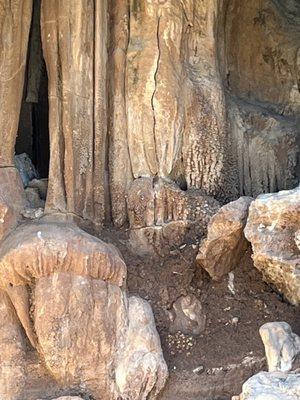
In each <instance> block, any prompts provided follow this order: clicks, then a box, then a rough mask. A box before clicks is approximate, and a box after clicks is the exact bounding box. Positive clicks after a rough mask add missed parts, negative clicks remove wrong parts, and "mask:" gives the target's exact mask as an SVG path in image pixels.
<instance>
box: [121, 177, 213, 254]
mask: <svg viewBox="0 0 300 400" xmlns="http://www.w3.org/2000/svg"><path fill="white" fill-rule="evenodd" d="M127 204H128V205H127V208H128V216H129V223H130V228H131V242H132V245H133V247H134V248H135V249H136V250H137V251H138V252H139V253H143V252H158V253H160V252H161V251H163V249H164V248H165V249H169V248H170V247H172V246H179V245H181V244H182V243H184V241H185V240H186V239H187V237H188V236H189V235H190V237H191V239H192V240H194V241H195V237H196V235H198V236H200V237H201V236H203V235H204V234H205V233H206V228H207V224H208V222H209V220H210V218H211V217H212V215H213V214H214V213H215V212H216V211H217V210H218V209H219V207H220V206H219V203H218V201H216V200H215V199H213V198H212V197H210V196H205V195H203V193H202V192H201V191H197V190H187V191H183V190H181V189H180V188H179V187H178V186H177V185H176V184H174V183H172V182H168V181H166V180H163V179H152V178H140V179H136V180H135V181H134V182H133V183H132V185H131V187H130V190H129V194H128V199H127Z"/></svg>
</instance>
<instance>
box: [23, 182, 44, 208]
mask: <svg viewBox="0 0 300 400" xmlns="http://www.w3.org/2000/svg"><path fill="white" fill-rule="evenodd" d="M25 196H26V202H27V207H28V208H44V207H45V201H44V200H42V199H41V198H40V193H39V190H38V188H32V187H27V188H26V189H25Z"/></svg>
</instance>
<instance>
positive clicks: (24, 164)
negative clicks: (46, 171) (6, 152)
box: [15, 153, 38, 187]
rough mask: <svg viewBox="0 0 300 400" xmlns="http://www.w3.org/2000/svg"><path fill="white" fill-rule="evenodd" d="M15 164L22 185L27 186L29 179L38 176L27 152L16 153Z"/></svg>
mask: <svg viewBox="0 0 300 400" xmlns="http://www.w3.org/2000/svg"><path fill="white" fill-rule="evenodd" d="M15 164H16V167H17V169H18V171H19V173H20V176H21V179H22V182H23V185H24V187H27V186H28V184H29V182H30V181H31V180H33V179H37V178H38V173H37V170H36V169H35V166H34V165H33V163H32V161H31V159H30V157H29V155H28V154H26V153H22V154H18V155H16V156H15Z"/></svg>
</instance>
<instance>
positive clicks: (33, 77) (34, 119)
mask: <svg viewBox="0 0 300 400" xmlns="http://www.w3.org/2000/svg"><path fill="white" fill-rule="evenodd" d="M40 7H41V1H40V0H38V1H35V2H34V7H33V17H32V22H31V29H30V37H29V45H28V55H27V65H26V75H25V83H24V90H23V99H22V106H21V112H20V118H19V127H18V135H17V139H16V147H15V151H16V154H22V153H27V154H28V156H29V157H30V158H31V160H32V162H33V164H34V165H35V167H36V169H37V171H38V173H39V176H40V178H47V177H48V173H49V159H50V143H49V102H48V76H47V70H46V66H45V61H44V58H43V52H42V40H41V28H40V12H41V9H40Z"/></svg>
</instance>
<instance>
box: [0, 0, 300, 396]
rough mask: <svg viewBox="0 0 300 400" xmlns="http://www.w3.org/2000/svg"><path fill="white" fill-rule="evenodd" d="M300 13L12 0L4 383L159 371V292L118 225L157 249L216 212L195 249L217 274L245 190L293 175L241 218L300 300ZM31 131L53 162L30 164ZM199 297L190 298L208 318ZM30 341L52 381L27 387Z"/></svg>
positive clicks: (2, 0)
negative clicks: (109, 233)
mask: <svg viewBox="0 0 300 400" xmlns="http://www.w3.org/2000/svg"><path fill="white" fill-rule="evenodd" d="M299 24H300V5H299V4H298V2H296V1H295V0H249V1H247V2H246V3H245V4H242V2H241V1H240V0H231V1H229V0H203V1H199V0H182V1H179V0H153V1H149V0H129V1H125V0H88V1H75V2H74V1H73V0H64V1H60V0H52V1H47V0H38V1H33V0H0V26H1V31H0V317H1V318H0V320H1V323H0V347H1V354H0V369H1V371H0V398H1V399H2V398H5V400H20V399H24V398H26V397H29V398H28V400H36V398H37V397H45V396H46V397H57V396H59V395H65V394H70V395H74V394H76V395H80V396H83V397H85V396H92V397H93V398H94V399H100V398H101V399H102V400H105V399H112V398H113V399H115V398H122V399H123V398H126V399H128V400H139V399H140V400H146V399H148V398H149V399H150V398H155V397H157V395H158V393H159V392H160V390H161V389H162V387H163V386H164V383H165V380H166V377H167V367H166V364H165V361H164V359H163V355H162V350H161V346H160V340H159V337H158V334H157V332H156V329H155V323H154V319H153V315H152V312H151V309H150V308H149V305H148V304H147V303H145V302H144V301H143V300H141V299H140V298H138V297H131V296H129V295H127V293H126V273H127V268H126V265H125V262H124V260H123V259H122V257H121V255H120V253H119V251H118V250H117V249H116V248H115V247H114V246H112V245H109V244H106V243H104V242H103V241H101V240H100V239H99V238H98V237H99V236H100V237H101V235H102V233H103V232H102V229H103V228H104V227H106V226H109V227H110V228H111V227H112V225H113V226H114V228H113V229H115V228H117V229H119V230H120V231H121V230H122V232H124V231H125V230H126V229H127V228H129V235H128V236H129V239H130V244H131V248H133V249H134V251H135V253H138V254H139V255H143V254H145V253H153V252H154V253H157V254H159V255H160V256H161V255H165V254H169V253H170V249H173V248H174V247H178V246H181V245H182V244H185V243H186V242H189V243H193V245H195V243H199V241H200V240H202V239H203V238H204V236H205V235H206V233H207V227H208V238H207V239H206V240H205V241H204V242H203V244H202V245H201V249H200V253H199V256H198V262H199V263H200V264H201V265H202V266H203V267H204V268H205V269H206V270H207V271H208V272H209V273H210V274H211V276H212V277H213V278H216V279H218V278H219V277H221V276H222V275H224V274H226V273H228V272H229V271H230V270H231V269H232V268H234V266H235V264H236V263H237V261H238V259H239V258H240V255H241V254H242V251H243V249H244V245H245V243H246V241H245V238H244V236H243V233H242V231H243V228H244V225H245V220H246V217H247V212H248V207H249V203H250V199H249V198H248V197H247V198H246V197H242V198H241V199H240V200H237V199H238V198H239V197H240V196H256V195H258V194H261V193H268V192H270V191H274V192H276V191H278V190H288V189H289V190H290V191H285V192H279V193H278V194H274V195H267V196H265V197H264V196H260V197H258V199H257V200H255V201H254V202H253V203H252V205H251V207H250V215H249V218H248V222H247V226H246V230H245V234H246V237H247V238H248V240H249V241H250V242H251V244H252V246H253V251H254V256H253V259H254V263H255V266H256V267H257V268H258V269H259V270H261V271H262V273H263V275H264V278H265V279H266V280H267V281H268V282H270V283H272V284H274V285H275V286H276V287H277V289H278V290H279V291H280V292H282V293H283V294H284V295H285V297H286V298H287V299H289V300H290V302H291V303H293V304H298V303H299V299H300V282H299V278H298V275H299V274H298V267H299V218H300V217H299V188H298V189H294V190H292V188H294V187H296V185H297V184H298V183H299V171H300V164H299V160H300V159H299V123H298V119H299V112H300V95H299V76H300V75H299V66H300V61H299V60H300V52H299V37H300V35H299V26H300V25H299ZM34 104H35V105H34ZM35 107H36V112H34V109H35ZM24 110H25V111H26V110H29V111H28V112H27V114H26V112H25V111H24ZM39 115H43V117H42V119H43V121H41V120H39V118H38V116H39ZM18 132H19V133H20V134H19V135H18ZM41 132H42V133H43V134H44V135H45V137H46V136H47V135H48V137H46V138H45V137H44V138H43V139H41V136H40V135H39V134H40V133H41ZM30 135H31V137H29V136H30ZM20 141H21V142H22V141H25V142H24V143H25V144H24V143H23V145H24V146H25V148H26V149H27V148H29V149H31V150H32V159H33V162H34V163H35V164H40V163H42V164H47V165H42V167H41V165H36V168H37V171H35V172H36V173H35V174H34V175H26V174H23V173H21V176H22V180H21V178H20V174H19V172H18V169H17V168H16V167H17V166H18V167H19V170H21V168H20V165H19V163H20V162H21V163H23V162H24V158H27V156H26V155H25V156H24V155H23V154H24V151H25V150H24V149H23V150H22V151H18V150H17V149H19V148H23V146H22V143H20ZM48 147H49V148H48ZM15 150H17V152H18V153H22V154H21V155H20V154H18V155H17V158H15ZM33 150H34V151H33ZM34 154H35V155H34ZM37 155H38V156H37ZM48 158H49V159H50V163H49V166H48ZM20 160H21V161H20ZM39 167H41V168H40V169H41V170H43V172H44V173H45V175H47V176H44V175H41V176H40V177H41V178H43V183H42V181H41V180H39V181H36V178H38V174H39V172H40V169H39ZM32 169H34V168H32ZM21 172H22V171H21ZM34 178H35V179H34ZM22 181H23V185H22ZM24 189H25V190H24ZM229 201H230V202H232V201H233V203H230V204H228V205H225V206H224V204H225V203H227V202H229ZM222 205H223V207H222V208H221V209H220V207H221V206H222ZM217 212H218V213H217ZM215 213H217V215H216V216H215V217H214V218H213V219H212V220H211V218H212V216H213V215H214V214H215ZM42 217H43V218H42ZM210 220H211V222H210ZM83 229H84V230H83ZM93 235H95V236H93ZM221 253H222V254H221ZM178 296H180V294H178ZM181 300H182V299H181ZM194 300H195V299H193V298H190V301H187V303H184V301H181V304H180V307H181V311H182V313H183V314H185V315H188V316H189V319H190V321H193V322H196V325H197V326H195V324H193V323H192V324H190V321H186V320H185V322H184V325H185V327H186V328H187V330H188V331H189V332H193V333H199V332H200V331H202V330H203V329H204V324H205V321H204V318H200V317H199V318H198V317H197V315H196V314H197V313H200V311H201V307H200V305H199V304H198V303H197V302H196V301H194ZM178 310H179V308H177V310H176V312H178V314H180V312H181V311H180V310H179V311H178ZM181 316H182V315H181ZM177 317H178V315H176V316H175V317H174V322H175V325H176V324H177V320H176V318H177ZM187 325H188V326H187ZM2 345H3V347H4V351H2ZM28 352H30V354H31V357H29V355H28ZM32 355H33V356H32ZM32 358H35V359H36V360H38V361H32ZM29 359H31V362H32V363H33V365H35V366H36V365H37V364H41V365H43V368H45V371H44V374H45V376H47V377H50V376H51V377H52V378H51V379H53V380H52V382H54V383H53V384H54V385H56V386H55V390H56V392H57V393H54V394H51V393H50V394H49V396H48V394H44V393H43V388H42V386H43V385H41V387H39V385H38V384H37V389H36V392H35V393H34V394H32V393H30V394H28V387H27V388H26V385H27V384H28V379H29V377H30V374H33V375H34V373H33V372H32V371H31V369H30V368H29V367H28V365H29V361H28V360H29ZM30 365H31V364H30ZM36 376H38V377H39V378H40V376H39V375H38V374H36ZM49 379H50V378H49ZM290 379H292V378H290ZM30 396H31V397H32V398H30ZM33 397H34V398H33Z"/></svg>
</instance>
